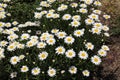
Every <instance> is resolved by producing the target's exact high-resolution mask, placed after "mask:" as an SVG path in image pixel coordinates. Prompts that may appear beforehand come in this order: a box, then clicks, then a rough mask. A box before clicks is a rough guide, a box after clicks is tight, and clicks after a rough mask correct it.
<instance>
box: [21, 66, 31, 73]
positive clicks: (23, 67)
mask: <svg viewBox="0 0 120 80" xmlns="http://www.w3.org/2000/svg"><path fill="white" fill-rule="evenodd" d="M28 71H29V69H28V67H27V66H26V65H24V66H22V67H21V72H28Z"/></svg>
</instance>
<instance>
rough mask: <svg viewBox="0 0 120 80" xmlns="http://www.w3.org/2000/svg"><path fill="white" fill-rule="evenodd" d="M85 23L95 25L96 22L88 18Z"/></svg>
mask: <svg viewBox="0 0 120 80" xmlns="http://www.w3.org/2000/svg"><path fill="white" fill-rule="evenodd" d="M85 23H86V24H87V25H91V24H93V23H94V20H92V19H89V18H88V19H86V20H85Z"/></svg>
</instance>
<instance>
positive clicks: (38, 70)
mask: <svg viewBox="0 0 120 80" xmlns="http://www.w3.org/2000/svg"><path fill="white" fill-rule="evenodd" d="M31 73H32V74H33V75H35V76H36V75H39V74H40V68H38V67H35V68H33V69H32V72H31Z"/></svg>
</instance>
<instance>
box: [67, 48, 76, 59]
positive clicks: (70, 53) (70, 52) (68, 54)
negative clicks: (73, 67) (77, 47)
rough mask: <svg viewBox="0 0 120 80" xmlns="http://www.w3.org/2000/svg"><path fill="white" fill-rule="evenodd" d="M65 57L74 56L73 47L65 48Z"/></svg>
mask: <svg viewBox="0 0 120 80" xmlns="http://www.w3.org/2000/svg"><path fill="white" fill-rule="evenodd" d="M65 55H66V57H68V58H70V59H72V58H74V57H75V56H76V53H75V51H74V50H73V49H69V50H67V52H66V53H65Z"/></svg>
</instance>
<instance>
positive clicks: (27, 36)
mask: <svg viewBox="0 0 120 80" xmlns="http://www.w3.org/2000/svg"><path fill="white" fill-rule="evenodd" d="M29 37H30V35H29V34H27V33H23V34H22V35H21V39H22V40H27V39H28V38H29Z"/></svg>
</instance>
